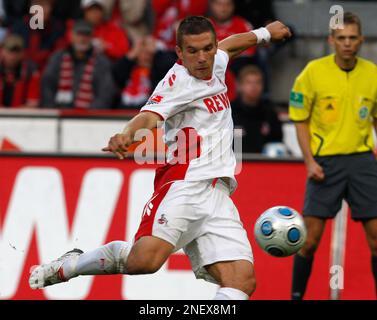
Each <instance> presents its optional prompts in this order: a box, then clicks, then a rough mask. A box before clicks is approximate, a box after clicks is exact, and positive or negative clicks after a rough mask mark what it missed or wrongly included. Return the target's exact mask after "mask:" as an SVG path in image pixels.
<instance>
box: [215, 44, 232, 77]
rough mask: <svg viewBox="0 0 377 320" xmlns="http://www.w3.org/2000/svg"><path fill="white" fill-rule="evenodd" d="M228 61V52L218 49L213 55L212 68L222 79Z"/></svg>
mask: <svg viewBox="0 0 377 320" xmlns="http://www.w3.org/2000/svg"><path fill="white" fill-rule="evenodd" d="M228 63H229V56H228V54H227V53H226V52H225V51H223V50H221V49H218V50H217V52H216V55H215V62H214V68H215V73H216V75H217V76H218V77H220V79H221V80H223V81H225V72H226V68H227V67H228Z"/></svg>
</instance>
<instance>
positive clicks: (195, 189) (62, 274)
mask: <svg viewBox="0 0 377 320" xmlns="http://www.w3.org/2000/svg"><path fill="white" fill-rule="evenodd" d="M287 37H290V31H289V29H288V28H287V27H286V26H285V25H283V24H282V23H281V22H278V21H276V22H273V23H271V24H269V25H268V26H266V28H261V29H258V30H253V31H252V32H246V33H241V34H237V35H233V36H231V37H229V38H227V39H224V40H223V41H221V42H220V43H218V42H217V40H216V33H215V31H214V28H213V26H212V24H211V22H210V21H209V20H208V19H206V18H204V17H199V16H192V17H188V18H185V19H184V20H182V21H181V23H180V25H179V28H178V31H177V47H176V51H177V55H178V57H179V60H178V62H177V63H176V64H175V65H174V66H173V67H172V69H171V70H170V71H169V72H168V73H167V75H166V76H165V78H164V79H163V80H161V82H160V83H159V84H158V86H157V87H156V89H155V91H154V93H153V94H152V96H151V98H150V99H149V102H148V103H147V104H146V105H145V106H144V107H143V108H142V110H141V112H140V113H139V114H138V115H137V116H135V117H134V118H133V119H132V120H131V121H130V122H129V123H128V124H127V126H126V128H125V129H124V131H123V132H122V133H120V134H117V135H115V136H113V137H112V138H111V139H110V141H109V143H108V146H107V147H106V148H104V149H103V150H104V151H111V152H113V153H114V154H115V155H116V156H117V157H119V159H124V157H125V156H126V153H127V149H128V147H129V146H130V145H131V144H132V143H133V142H134V139H135V134H136V133H137V132H138V130H139V129H153V128H155V127H156V126H158V124H159V123H161V122H163V123H164V125H165V140H166V142H167V144H168V155H167V164H166V165H164V166H162V167H160V168H159V169H157V171H156V177H155V181H154V190H155V191H154V194H153V196H152V198H151V199H150V200H149V201H148V202H147V204H146V206H145V209H144V214H143V217H142V221H141V224H140V227H139V230H138V231H137V233H136V235H135V238H134V241H133V242H132V243H129V242H123V241H114V242H111V243H109V244H106V245H104V246H102V247H100V248H98V249H96V250H94V251H90V252H86V253H83V252H82V251H80V250H77V249H75V250H73V251H71V252H68V253H66V254H65V255H63V256H62V257H60V258H59V259H57V260H55V261H53V262H51V263H48V264H45V265H41V266H39V267H37V268H36V269H35V270H34V271H33V272H32V274H31V276H30V279H29V283H30V286H31V287H32V288H43V287H46V286H48V285H52V284H55V283H59V282H62V281H67V280H69V279H71V278H74V277H77V276H79V275H100V274H128V275H135V274H149V273H154V272H156V271H157V270H158V269H159V268H160V267H161V266H162V265H163V264H164V262H165V261H166V260H167V259H168V257H169V256H170V255H171V254H172V253H173V252H175V251H177V250H179V249H181V248H183V249H184V251H185V253H186V254H187V255H188V256H189V258H190V261H191V265H192V268H193V271H194V273H195V275H196V277H197V278H202V279H205V280H207V281H211V282H213V283H216V284H219V285H220V288H219V290H218V292H217V294H216V297H215V299H218V300H220V299H225V300H232V299H234V300H245V299H248V298H249V296H250V295H251V294H252V292H253V291H254V290H255V277H254V269H253V255H252V251H251V246H250V243H249V241H248V238H247V234H246V231H245V229H244V228H243V226H242V223H241V221H240V218H239V214H238V211H237V209H236V207H235V206H234V204H233V202H232V201H231V199H230V197H229V196H230V194H231V193H232V192H233V191H234V189H235V188H236V180H235V178H234V174H235V157H234V154H233V151H232V141H233V132H232V131H233V122H232V117H231V108H230V103H229V100H228V99H227V94H226V92H227V88H226V86H225V84H224V77H225V71H226V67H227V64H228V61H229V59H230V58H233V57H234V56H236V55H238V54H240V53H241V52H242V51H244V50H246V49H247V48H249V47H251V46H255V45H257V44H258V43H265V42H269V41H270V40H272V41H279V40H283V39H285V38H287Z"/></svg>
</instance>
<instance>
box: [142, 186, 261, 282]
mask: <svg viewBox="0 0 377 320" xmlns="http://www.w3.org/2000/svg"><path fill="white" fill-rule="evenodd" d="M213 181H214V180H213V179H211V180H205V181H175V182H172V183H169V184H167V185H165V186H163V187H162V188H161V189H160V190H158V191H157V192H155V193H154V195H153V197H152V198H151V199H150V200H149V201H148V202H147V204H146V205H145V208H144V212H143V218H142V222H141V224H140V228H139V230H138V232H137V234H136V236H135V241H137V240H138V239H140V238H141V237H143V236H148V235H149V236H154V237H157V238H160V239H163V240H165V241H167V242H169V243H171V244H172V245H173V246H175V249H174V250H175V251H177V250H179V249H182V248H183V250H184V252H185V253H186V254H187V255H188V257H189V259H190V262H191V266H192V269H193V271H194V273H195V275H196V277H197V278H198V279H199V278H200V279H204V280H207V281H210V282H213V283H216V284H217V281H216V280H215V279H213V278H212V277H211V276H210V275H209V274H208V272H207V271H206V269H205V268H204V266H206V265H210V264H213V263H215V262H220V261H234V260H247V261H250V262H251V263H253V262H254V259H253V253H252V249H251V246H250V242H249V240H248V238H247V234H246V231H245V229H244V228H243V225H242V223H241V221H240V217H239V214H238V211H237V208H236V207H235V205H234V203H233V201H232V200H231V198H230V197H229V188H228V186H227V185H226V184H225V183H224V182H223V181H222V180H221V179H218V180H217V182H216V184H214V183H213Z"/></svg>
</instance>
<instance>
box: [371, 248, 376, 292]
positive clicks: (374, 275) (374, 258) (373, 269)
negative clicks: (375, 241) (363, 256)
mask: <svg viewBox="0 0 377 320" xmlns="http://www.w3.org/2000/svg"><path fill="white" fill-rule="evenodd" d="M372 273H373V277H374V284H375V286H376V295H377V256H373V255H372Z"/></svg>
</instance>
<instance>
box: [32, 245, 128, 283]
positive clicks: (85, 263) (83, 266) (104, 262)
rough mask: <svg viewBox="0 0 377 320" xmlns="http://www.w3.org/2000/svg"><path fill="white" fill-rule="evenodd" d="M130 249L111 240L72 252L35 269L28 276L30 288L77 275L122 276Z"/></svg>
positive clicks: (65, 279) (66, 279) (63, 280)
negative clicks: (95, 247)
mask: <svg viewBox="0 0 377 320" xmlns="http://www.w3.org/2000/svg"><path fill="white" fill-rule="evenodd" d="M130 250H131V244H130V243H128V242H124V241H113V242H110V243H108V244H106V245H104V246H102V247H100V248H98V249H95V250H92V251H88V252H86V253H83V251H81V250H79V249H74V250H72V251H69V252H67V253H66V254H64V255H63V256H61V257H60V258H58V259H57V260H54V261H52V262H50V263H47V264H43V265H40V266H38V267H36V268H35V269H34V270H33V271H32V273H31V275H30V278H29V285H30V287H31V288H32V289H40V288H44V287H47V286H50V285H54V284H57V283H61V282H65V281H68V280H70V279H72V278H75V277H77V276H79V275H105V274H119V273H126V269H125V268H124V266H125V262H126V261H127V257H128V254H129V252H130Z"/></svg>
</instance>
